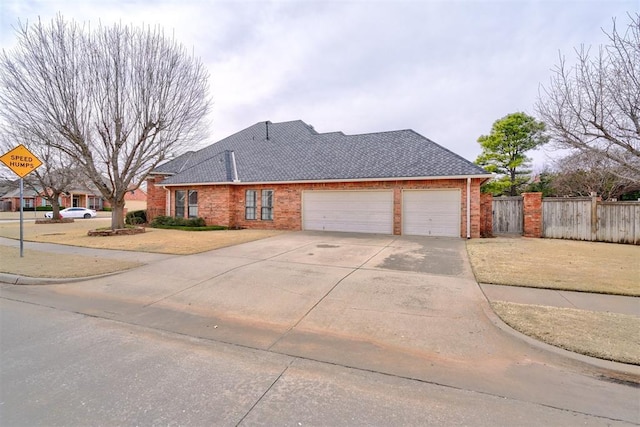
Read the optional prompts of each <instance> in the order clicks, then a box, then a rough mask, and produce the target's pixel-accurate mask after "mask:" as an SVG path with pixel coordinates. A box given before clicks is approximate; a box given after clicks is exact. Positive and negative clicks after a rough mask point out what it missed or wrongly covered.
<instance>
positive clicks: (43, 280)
mask: <svg viewBox="0 0 640 427" xmlns="http://www.w3.org/2000/svg"><path fill="white" fill-rule="evenodd" d="M125 271H129V270H121V271H114V272H111V273H105V274H98V275H96V276H84V277H69V278H61V279H54V278H51V277H29V276H20V275H19V274H10V273H0V283H6V284H8V285H18V286H20V285H26V286H41V285H62V284H65V283H75V282H84V281H87V280H92V279H99V278H102V277H108V276H115V275H116V274H121V273H124V272H125Z"/></svg>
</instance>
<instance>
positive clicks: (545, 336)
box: [492, 301, 640, 365]
mask: <svg viewBox="0 0 640 427" xmlns="http://www.w3.org/2000/svg"><path fill="white" fill-rule="evenodd" d="M492 307H493V309H494V311H495V312H496V313H497V314H498V315H499V316H500V317H501V318H502V320H504V322H505V323H507V324H508V325H509V326H511V327H512V328H513V329H515V330H517V331H520V332H522V333H523V334H525V335H529V336H531V337H533V338H536V339H539V340H540V341H544V342H546V343H548V344H552V345H555V346H557V347H561V348H564V349H566V350H569V351H573V352H576V353H581V354H586V355H587V356H593V357H598V358H600V359H606V360H613V361H617V362H622V363H630V364H635V365H639V364H640V318H638V317H636V316H629V315H624V314H615V313H600V312H593V311H586V310H575V309H570V308H558V307H547V306H539V305H523V304H515V303H508V302H503V301H497V302H493V303H492Z"/></svg>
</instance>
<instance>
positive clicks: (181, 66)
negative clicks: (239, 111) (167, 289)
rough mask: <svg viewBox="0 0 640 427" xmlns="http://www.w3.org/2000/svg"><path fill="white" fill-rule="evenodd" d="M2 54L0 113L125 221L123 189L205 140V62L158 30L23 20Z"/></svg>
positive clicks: (7, 127) (9, 129)
mask: <svg viewBox="0 0 640 427" xmlns="http://www.w3.org/2000/svg"><path fill="white" fill-rule="evenodd" d="M16 34H17V38H18V45H17V47H16V48H15V49H13V50H11V51H6V50H3V52H2V55H1V56H0V88H1V89H2V90H1V91H0V102H1V103H2V104H3V108H2V109H0V116H1V117H2V118H3V119H4V131H5V133H9V134H11V133H19V134H22V135H25V136H26V137H28V138H29V139H30V140H32V141H37V142H38V143H39V144H47V145H49V146H50V147H52V148H55V149H58V150H60V151H61V152H63V153H65V154H66V155H67V156H69V157H70V158H71V159H72V160H73V161H74V162H75V163H76V164H77V165H78V166H79V167H80V168H81V169H82V171H83V173H84V174H85V175H86V176H87V177H88V178H89V179H90V180H91V182H93V184H94V185H95V186H96V187H97V188H98V189H99V191H100V192H101V194H102V196H103V197H104V198H105V199H106V200H108V201H109V202H110V204H111V206H112V209H113V213H112V221H111V226H112V228H121V227H123V226H124V216H123V209H124V196H125V194H126V192H127V191H128V190H131V189H134V188H138V187H139V186H140V184H141V183H142V182H143V181H144V179H145V178H146V176H147V174H148V172H149V171H151V170H152V169H153V168H155V167H156V166H157V165H158V164H159V163H160V162H162V161H163V160H165V159H168V158H171V157H172V156H174V155H175V154H176V153H178V152H180V151H181V150H182V149H184V148H185V147H186V146H189V145H190V144H193V143H196V142H198V141H199V140H200V138H202V136H203V131H204V128H205V126H204V125H205V123H204V120H205V118H206V115H207V113H208V110H209V105H210V101H209V95H208V73H207V71H206V70H205V68H204V66H203V65H202V63H201V62H200V61H199V60H198V59H197V58H195V57H193V56H192V55H189V54H187V52H186V51H185V49H184V48H183V47H182V46H181V45H180V44H178V43H177V42H176V41H175V40H174V39H172V38H167V37H165V35H164V33H163V32H162V30H161V29H159V28H151V27H147V28H134V27H129V26H125V25H121V24H117V25H113V26H110V27H105V26H102V25H98V27H97V28H95V29H92V28H90V27H89V26H88V25H80V24H78V23H76V22H75V21H69V22H67V21H65V20H64V19H63V17H62V16H58V17H57V18H56V19H54V20H53V21H52V22H51V23H50V24H49V25H45V24H43V23H42V22H41V21H38V22H37V23H36V24H34V25H28V24H22V23H19V25H18V27H17V29H16Z"/></svg>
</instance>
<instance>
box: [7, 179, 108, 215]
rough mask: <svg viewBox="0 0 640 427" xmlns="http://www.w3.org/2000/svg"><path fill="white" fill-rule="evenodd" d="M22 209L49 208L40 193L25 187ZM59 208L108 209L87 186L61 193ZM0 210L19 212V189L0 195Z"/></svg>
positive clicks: (95, 192) (100, 198)
mask: <svg viewBox="0 0 640 427" xmlns="http://www.w3.org/2000/svg"><path fill="white" fill-rule="evenodd" d="M22 199H23V207H24V208H27V209H31V208H34V207H38V206H50V203H49V202H48V201H47V200H46V199H45V198H44V197H43V196H42V193H41V192H37V191H34V190H33V189H32V188H31V187H29V186H27V185H25V186H24V187H23V193H22ZM58 201H59V202H60V206H63V207H82V208H89V209H95V210H101V209H103V208H104V207H108V206H109V204H108V202H106V201H105V200H104V199H103V198H102V196H101V195H99V194H98V190H97V189H91V188H89V187H87V186H83V185H79V186H76V187H74V188H73V189H72V190H70V191H68V192H66V193H63V194H62V195H60V197H59V198H58ZM0 208H2V210H5V211H19V210H20V188H19V187H18V188H14V189H12V190H10V191H8V192H7V193H5V194H2V195H0Z"/></svg>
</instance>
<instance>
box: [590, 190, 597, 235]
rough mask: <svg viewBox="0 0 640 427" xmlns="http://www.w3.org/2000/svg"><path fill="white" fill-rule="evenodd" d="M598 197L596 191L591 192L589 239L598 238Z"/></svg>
mask: <svg viewBox="0 0 640 427" xmlns="http://www.w3.org/2000/svg"><path fill="white" fill-rule="evenodd" d="M598 199H599V197H597V196H596V193H594V192H592V193H591V241H592V242H595V241H596V240H598Z"/></svg>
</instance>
